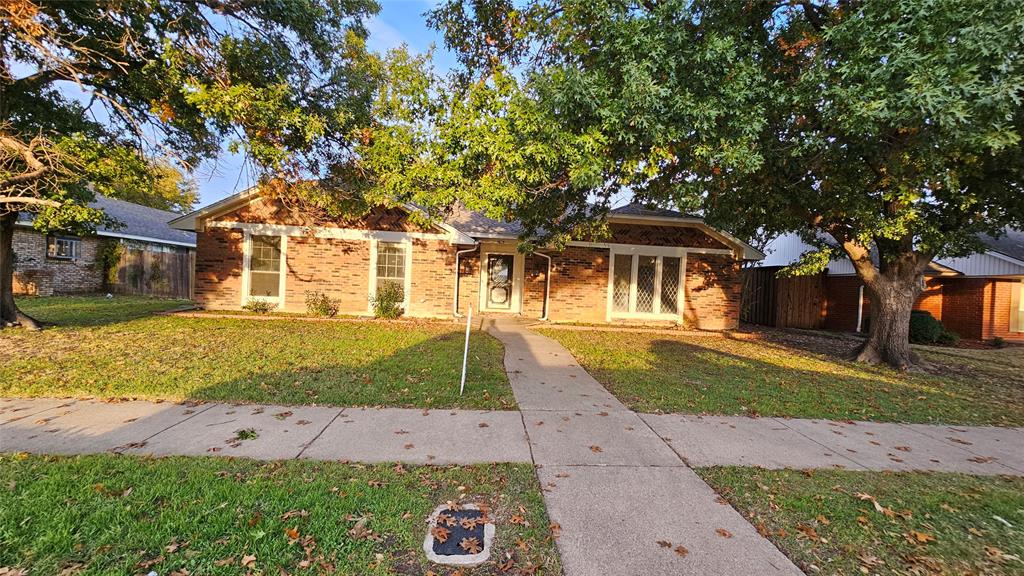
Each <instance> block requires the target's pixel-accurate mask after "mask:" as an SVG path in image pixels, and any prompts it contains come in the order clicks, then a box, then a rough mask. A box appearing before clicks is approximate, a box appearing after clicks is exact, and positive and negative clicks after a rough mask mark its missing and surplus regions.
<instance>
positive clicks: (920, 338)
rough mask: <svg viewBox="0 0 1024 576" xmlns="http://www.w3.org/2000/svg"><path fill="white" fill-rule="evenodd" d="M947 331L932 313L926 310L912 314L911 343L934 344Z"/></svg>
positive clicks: (914, 311)
mask: <svg viewBox="0 0 1024 576" xmlns="http://www.w3.org/2000/svg"><path fill="white" fill-rule="evenodd" d="M945 331H946V329H945V328H943V327H942V322H939V321H938V320H936V319H935V317H934V316H932V315H931V312H926V311H924V310H913V311H911V312H910V341H911V342H913V343H915V344H934V343H935V342H936V341H938V339H939V337H941V336H942V333H943V332H945Z"/></svg>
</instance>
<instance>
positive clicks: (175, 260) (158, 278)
mask: <svg viewBox="0 0 1024 576" xmlns="http://www.w3.org/2000/svg"><path fill="white" fill-rule="evenodd" d="M193 257H194V252H193V251H192V250H187V249H185V248H181V249H167V250H158V251H154V250H152V249H147V248H139V247H134V246H131V245H129V244H123V245H122V246H121V253H120V258H119V260H118V262H117V265H116V267H115V268H114V270H113V271H112V274H111V279H114V278H116V279H117V281H116V282H114V283H112V284H111V285H110V286H109V290H110V291H111V292H115V293H118V294H138V295H143V296H160V297H163V298H191V297H192V264H193V262H192V259H193Z"/></svg>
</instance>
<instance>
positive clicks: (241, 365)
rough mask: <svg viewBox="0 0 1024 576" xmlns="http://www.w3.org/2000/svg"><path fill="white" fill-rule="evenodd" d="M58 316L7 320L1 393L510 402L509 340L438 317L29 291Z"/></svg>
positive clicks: (34, 306)
mask: <svg viewBox="0 0 1024 576" xmlns="http://www.w3.org/2000/svg"><path fill="white" fill-rule="evenodd" d="M19 305H21V306H22V307H23V308H24V309H25V311H26V312H28V313H30V314H33V315H35V316H37V317H38V318H39V319H41V320H45V321H48V322H54V323H56V324H58V326H57V327H54V328H48V329H46V330H43V331H41V332H28V331H22V330H10V331H4V333H3V338H0V396H95V397H101V398H144V399H172V400H183V399H194V400H217V401H241V402H255V403H278V404H334V405H344V406H395V407H417V408H479V409H510V408H514V407H515V400H514V398H513V396H512V390H511V388H510V387H509V385H508V380H507V378H506V377H505V372H504V367H503V364H502V357H503V349H502V346H501V344H500V343H499V342H498V341H497V340H495V339H494V338H492V337H491V336H489V335H487V334H485V333H479V332H478V333H474V334H473V335H472V336H471V340H470V359H469V372H468V377H467V383H466V394H465V396H463V397H459V392H458V388H459V375H460V371H461V364H462V347H463V332H462V331H461V329H460V328H459V327H458V326H456V325H454V324H447V323H441V322H414V323H409V322H403V323H395V322H379V321H365V322H309V321H303V320H284V319H274V320H245V319H233V318H183V317H166V316H151V315H150V314H151V313H152V312H154V311H156V310H160V309H166V308H172V307H176V306H180V305H181V302H180V301H166V300H153V299H146V298H127V297H118V298H115V299H114V300H109V301H108V300H105V299H103V298H27V299H22V300H19Z"/></svg>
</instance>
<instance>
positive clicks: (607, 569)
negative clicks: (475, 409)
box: [488, 319, 802, 576]
mask: <svg viewBox="0 0 1024 576" xmlns="http://www.w3.org/2000/svg"><path fill="white" fill-rule="evenodd" d="M488 331H489V332H490V333H491V334H492V335H493V336H495V337H496V338H498V339H499V340H501V341H502V342H503V343H504V344H505V369H506V371H507V372H508V377H509V381H510V382H511V384H512V390H513V392H514V393H515V396H516V401H517V402H518V403H519V408H520V411H521V412H522V415H523V423H524V425H525V427H526V432H527V436H528V439H529V443H530V448H531V450H532V453H533V460H534V462H535V464H536V465H537V467H538V470H537V473H538V476H539V478H540V481H541V485H542V486H543V488H544V500H545V502H546V503H547V507H548V514H549V515H550V517H551V519H552V521H553V522H557V523H558V524H559V525H561V527H562V533H561V536H560V537H559V539H558V548H559V551H560V552H561V555H562V563H563V566H564V567H565V572H566V574H567V576H588V575H592V574H602V575H603V576H637V575H646V574H652V575H653V574H674V575H676V574H679V575H681V574H687V575H689V574H693V575H697V574H715V575H718V576H728V575H736V576H741V575H749V574H758V575H762V574H763V575H772V574H791V575H798V574H802V572H801V571H800V570H799V569H798V568H797V567H796V566H795V565H794V564H793V563H792V562H791V561H790V560H789V559H788V558H786V557H785V556H784V555H783V554H782V553H781V552H780V551H779V550H778V549H777V548H775V546H774V545H773V544H772V543H771V542H769V541H768V540H766V539H764V538H762V537H761V536H760V535H759V534H758V533H757V531H756V530H755V529H754V527H753V526H751V525H750V524H749V523H748V522H747V521H746V520H744V519H743V517H742V516H740V515H739V513H737V512H736V511H735V510H734V509H733V508H732V507H730V506H728V505H727V504H722V503H720V499H719V498H718V496H717V495H716V494H715V492H714V491H713V490H712V489H711V488H710V487H709V486H708V485H707V484H705V483H704V481H703V480H701V479H700V478H699V477H698V476H697V475H696V474H695V473H694V472H693V471H692V470H690V468H689V467H688V466H687V465H686V464H685V463H684V462H683V460H682V459H680V457H679V456H678V455H677V454H676V452H675V451H674V450H673V449H672V448H671V446H670V445H669V444H667V443H666V442H665V441H664V440H662V439H661V437H659V436H658V434H656V433H655V431H654V430H653V429H652V428H651V427H650V426H648V425H647V424H646V422H644V420H643V419H641V418H640V417H639V416H638V415H637V414H635V413H633V412H632V411H630V410H629V409H628V408H626V407H625V406H624V405H623V404H622V403H621V402H619V401H618V400H617V399H616V398H615V397H614V396H612V395H611V394H610V393H609V392H608V391H607V390H606V389H605V388H604V387H603V386H601V385H600V384H599V383H598V382H597V381H596V380H594V379H593V378H592V377H591V376H590V375H589V374H588V373H587V372H586V371H585V370H583V368H582V367H580V365H579V364H578V363H577V362H576V360H575V359H574V358H573V357H572V355H571V354H570V353H569V352H568V351H567V350H566V349H565V348H563V347H562V346H561V345H560V344H558V343H557V342H555V341H553V340H551V339H550V338H547V337H544V336H541V335H540V334H537V333H535V332H532V331H530V330H529V329H527V328H526V327H525V326H523V325H522V324H520V323H518V322H516V321H515V320H514V319H507V320H506V319H494V320H490V321H488ZM723 534H727V535H731V536H728V537H727V536H723ZM659 542H671V543H672V546H671V547H666V546H662V545H661V544H659ZM675 546H683V547H685V549H686V550H688V551H689V553H688V554H686V555H681V554H677V553H676V552H675V551H674V547H675Z"/></svg>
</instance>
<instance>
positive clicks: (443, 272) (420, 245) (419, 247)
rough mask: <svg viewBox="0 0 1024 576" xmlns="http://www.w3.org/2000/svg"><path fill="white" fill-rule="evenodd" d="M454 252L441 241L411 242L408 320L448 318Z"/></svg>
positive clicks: (453, 293) (452, 284) (451, 291)
mask: <svg viewBox="0 0 1024 576" xmlns="http://www.w3.org/2000/svg"><path fill="white" fill-rule="evenodd" d="M455 250H456V248H455V246H452V245H451V244H449V243H448V242H444V241H440V240H413V247H412V294H411V297H410V301H409V314H410V315H411V316H435V317H450V316H451V314H452V299H453V298H454V297H455ZM460 297H461V295H460Z"/></svg>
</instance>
